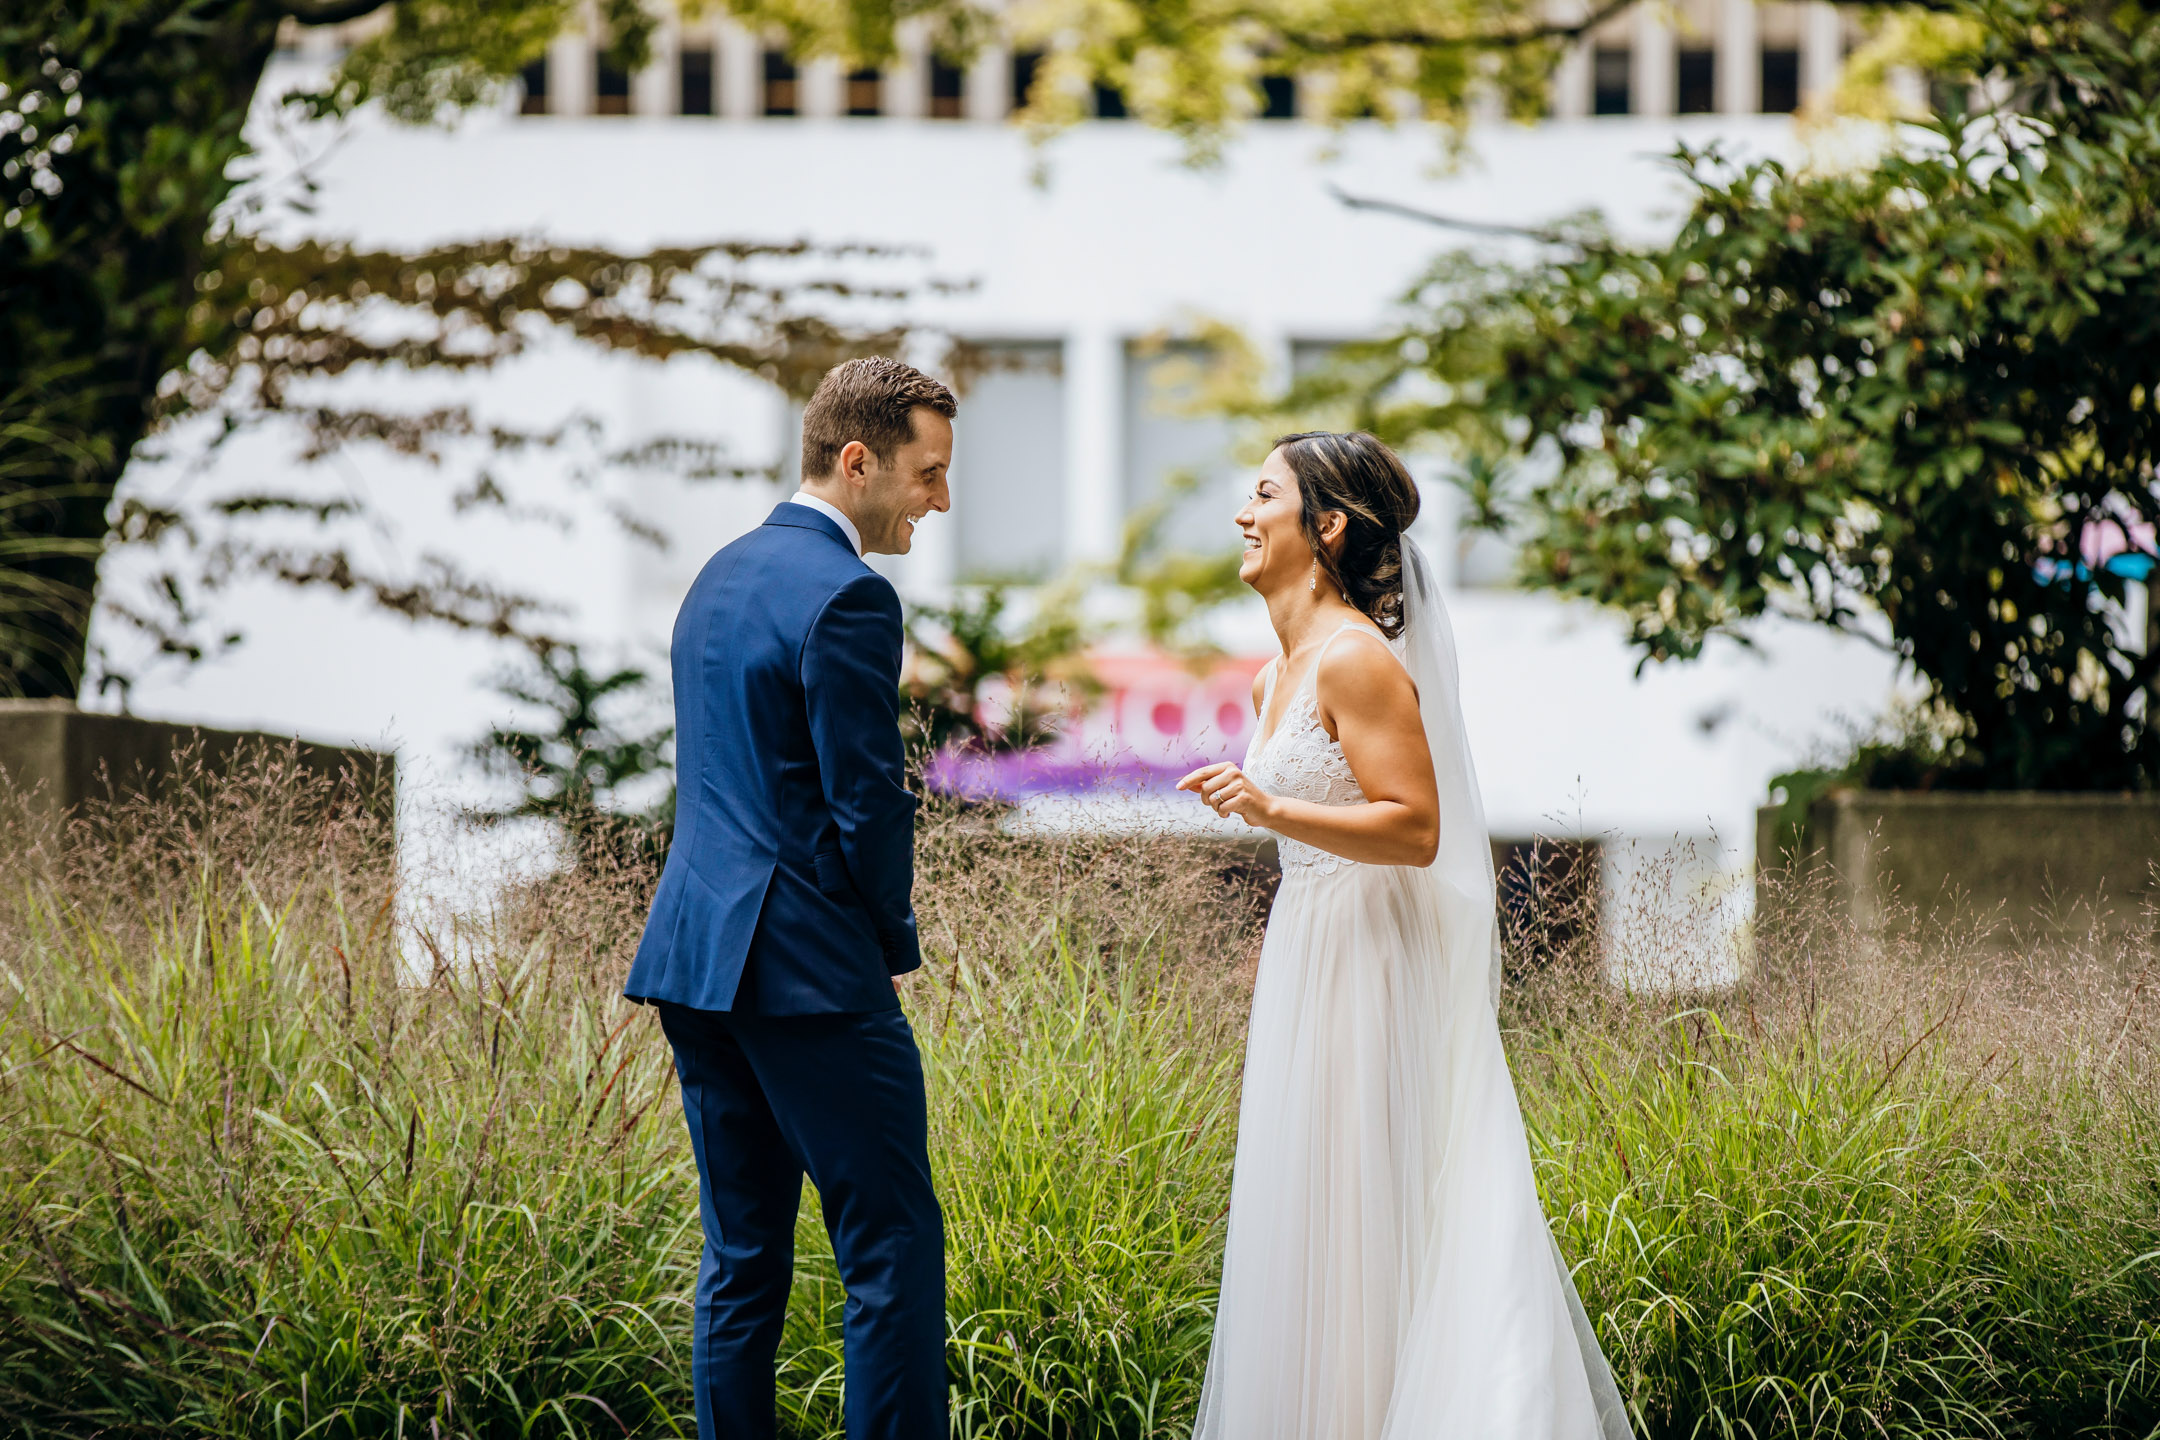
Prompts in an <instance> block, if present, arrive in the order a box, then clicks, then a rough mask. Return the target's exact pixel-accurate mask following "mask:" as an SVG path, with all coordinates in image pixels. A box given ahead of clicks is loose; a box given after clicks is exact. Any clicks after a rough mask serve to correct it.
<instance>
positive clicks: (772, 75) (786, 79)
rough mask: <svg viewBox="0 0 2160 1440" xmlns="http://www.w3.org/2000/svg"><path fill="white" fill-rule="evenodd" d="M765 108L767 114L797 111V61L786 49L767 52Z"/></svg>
mask: <svg viewBox="0 0 2160 1440" xmlns="http://www.w3.org/2000/svg"><path fill="white" fill-rule="evenodd" d="M764 109H765V113H766V114H767V115H793V114H794V113H795V62H794V61H792V60H790V59H788V57H787V52H786V51H785V50H767V51H766V52H765V106H764Z"/></svg>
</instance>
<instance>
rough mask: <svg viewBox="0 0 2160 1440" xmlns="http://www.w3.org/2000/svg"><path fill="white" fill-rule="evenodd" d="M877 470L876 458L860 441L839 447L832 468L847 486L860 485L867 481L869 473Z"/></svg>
mask: <svg viewBox="0 0 2160 1440" xmlns="http://www.w3.org/2000/svg"><path fill="white" fill-rule="evenodd" d="M877 468H878V466H877V456H875V455H873V454H872V453H871V452H870V447H869V446H867V445H865V444H863V442H862V441H860V440H850V441H848V442H847V444H845V445H843V446H841V447H840V456H839V459H838V461H837V462H836V463H835V464H834V466H833V471H834V473H835V474H837V475H838V476H839V477H840V478H841V479H842V480H845V481H847V482H848V483H849V484H851V485H860V484H862V483H864V482H865V481H867V480H868V479H869V478H870V474H871V472H872V471H874V470H876V469H877Z"/></svg>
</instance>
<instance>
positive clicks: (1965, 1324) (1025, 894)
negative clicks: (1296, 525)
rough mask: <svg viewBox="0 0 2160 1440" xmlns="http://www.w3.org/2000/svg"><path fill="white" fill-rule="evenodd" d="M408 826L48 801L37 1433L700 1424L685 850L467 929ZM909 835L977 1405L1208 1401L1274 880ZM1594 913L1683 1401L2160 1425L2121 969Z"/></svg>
mask: <svg viewBox="0 0 2160 1440" xmlns="http://www.w3.org/2000/svg"><path fill="white" fill-rule="evenodd" d="M251 786H252V787H253V788H251ZM183 810H185V812H186V813H182V811H183ZM381 823H382V822H381V821H380V820H375V819H370V818H369V817H368V816H367V815H366V814H365V813H362V812H357V811H353V810H351V809H347V810H346V811H345V812H344V813H343V814H342V815H341V816H338V817H336V818H324V817H323V812H322V811H321V810H320V808H311V807H309V806H307V805H305V804H302V803H298V802H297V801H295V799H294V797H293V796H292V794H291V787H290V786H289V785H286V786H285V787H283V788H282V789H280V790H277V791H276V792H274V793H273V792H272V791H271V790H270V789H268V788H266V787H264V786H263V785H261V784H259V783H258V782H255V781H250V780H248V779H246V778H244V777H243V778H242V779H237V780H232V781H228V782H226V783H225V784H224V785H223V786H222V787H220V788H219V789H218V790H217V791H216V792H215V793H213V794H210V795H206V796H200V797H196V798H195V799H193V800H191V801H188V802H186V804H185V805H184V806H183V805H181V804H180V803H179V802H175V805H174V806H172V807H170V808H168V810H167V811H165V812H163V813H162V814H156V813H152V812H150V811H147V810H141V809H138V810H137V811H136V812H135V814H134V815H133V817H132V823H131V824H130V825H128V826H124V827H114V826H109V825H103V824H101V823H99V818H98V817H97V816H90V817H88V818H86V819H85V820H84V821H82V822H79V823H78V824H77V825H76V826H74V827H73V828H72V829H71V830H69V831H66V832H61V831H58V830H56V829H54V828H53V827H52V825H51V823H50V822H49V821H45V820H40V819H38V818H37V817H36V816H34V815H30V814H19V815H16V816H14V817H13V818H12V819H10V820H9V821H8V822H7V825H8V833H7V834H6V835H4V836H0V853H4V854H6V855H8V856H9V857H10V859H9V862H8V868H7V873H6V877H5V878H6V882H7V883H6V885H5V886H4V887H0V966H4V973H0V981H4V982H5V986H4V990H0V995H4V999H0V1004H4V1005H5V1007H6V1009H5V1011H4V1014H5V1017H6V1018H5V1022H4V1028H0V1075H4V1077H5V1078H4V1082H0V1111H4V1113H5V1115H6V1117H7V1119H6V1123H5V1125H4V1126H0V1206H4V1207H5V1213H6V1216H7V1219H6V1224H5V1227H4V1229H0V1235H4V1239H0V1417H4V1418H0V1430H6V1431H8V1432H10V1433H17V1434H25V1435H28V1434H67V1435H84V1436H87V1435H92V1434H98V1435H107V1436H111V1435H144V1436H149V1435H158V1436H175V1435H195V1436H205V1437H208V1436H216V1437H223V1440H235V1437H257V1436H260V1437H273V1436H283V1437H299V1436H301V1435H303V1434H307V1435H319V1436H330V1437H347V1436H350V1437H368V1440H374V1437H380V1436H390V1435H412V1436H421V1435H430V1434H436V1433H439V1434H441V1435H445V1436H450V1435H468V1436H488V1437H494V1436H505V1437H507V1436H513V1435H530V1434H545V1435H556V1434H564V1435H567V1434H577V1435H585V1434H591V1435H620V1434H623V1433H626V1432H627V1433H631V1434H637V1435H669V1434H678V1433H687V1427H688V1423H689V1422H688V1419H687V1416H688V1411H689V1397H688V1386H687V1379H688V1322H689V1291H690V1285H691V1281H692V1278H693V1275H694V1272H695V1267H696V1261H697V1252H698V1243H699V1242H698V1236H697V1224H696V1209H695V1189H694V1176H693V1173H692V1167H691V1161H690V1155H689V1148H688V1145H687V1144H686V1142H685V1137H684V1135H683V1131H682V1124H681V1118H680V1115H679V1113H678V1111H677V1106H676V1099H675V1092H674V1085H673V1077H672V1073H671V1070H670V1065H669V1057H668V1054H667V1050H666V1046H665V1044H664V1042H663V1040H662V1038H661V1036H660V1034H659V1030H658V1027H657V1026H656V1025H655V1024H654V1023H653V1021H652V1019H651V1017H650V1016H649V1015H648V1014H646V1013H645V1012H643V1011H641V1010H639V1009H637V1008H636V1007H632V1006H628V1005H625V1004H623V1003H622V1002H621V1001H620V1000H619V999H618V998H617V995H616V990H617V986H618V982H619V977H620V975H621V973H622V970H623V967H624V966H625V965H626V963H627V960H628V956H629V952H630V949H631V947H632V946H633V945H634V943H635V940H636V935H637V931H638V925H639V922H640V920H641V918H642V905H643V900H644V896H645V894H646V893H647V891H648V888H649V885H650V881H651V876H650V874H649V873H647V872H645V871H643V870H640V869H639V868H638V867H637V866H636V865H634V864H628V865H625V866H624V867H622V868H606V866H605V865H604V864H603V863H602V862H599V861H595V862H593V864H592V865H591V866H589V867H588V868H587V869H584V870H581V871H574V872H571V873H568V874H563V875H558V876H556V877H554V878H551V879H549V880H546V881H543V882H540V883H538V884H537V885H535V886H533V887H532V888H531V889H529V890H528V891H525V892H521V893H520V894H517V895H514V896H512V897H510V899H509V901H508V902H507V903H505V904H503V905H501V906H499V907H497V908H496V909H495V910H494V911H493V912H492V913H491V914H490V915H489V916H488V917H487V918H486V919H485V920H484V922H482V923H481V924H480V927H479V929H477V930H476V931H473V932H469V933H467V934H465V935H464V936H462V937H461V939H460V942H459V943H458V944H456V945H453V944H451V943H449V941H448V940H447V938H446V937H443V936H440V935H414V934H411V933H409V932H406V931H403V930H401V927H400V924H399V923H398V922H397V921H396V919H395V917H396V916H397V915H400V914H415V913H420V911H419V910H418V909H416V908H415V907H414V906H413V905H412V904H411V903H410V902H411V901H412V900H413V899H414V898H415V897H413V896H410V895H406V896H402V897H400V896H399V895H398V894H397V892H396V890H395V888H394V886H393V883H392V881H393V876H392V873H391V872H390V870H389V868H388V866H387V862H386V859H385V856H386V854H387V847H385V846H383V845H382V844H381V843H380V842H381V836H380V825H381ZM921 855H922V864H921V870H922V877H921V887H920V897H921V903H920V911H921V918H922V933H923V938H924V946H925V950H926V952H927V953H928V956H929V959H928V963H927V964H926V966H925V968H924V969H923V970H922V971H921V972H919V973H918V974H916V975H914V976H912V977H909V978H908V979H907V980H905V981H904V982H903V990H904V996H905V1000H906V1004H907V1007H908V1011H909V1014H910V1016H911V1018H912V1020H913V1022H914V1024H915V1026H916V1029H917V1033H918V1035H919V1036H920V1037H921V1039H922V1041H923V1044H924V1047H925V1051H926V1055H927V1058H928V1074H929V1083H930V1089H931V1110H932V1116H931V1124H932V1147H933V1158H934V1162H935V1164H936V1167H937V1179H938V1184H939V1188H940V1192H941V1194H942V1196H943V1199H944V1203H945V1207H946V1214H947V1220H948V1229H949V1234H950V1252H949V1253H950V1261H949V1291H948V1309H949V1315H950V1323H951V1335H952V1344H951V1350H950V1352H949V1353H950V1363H951V1375H952V1384H953V1388H954V1402H955V1403H954V1408H955V1417H956V1420H955V1423H956V1431H957V1433H960V1434H964V1435H971V1436H1016V1437H1017V1436H1046V1437H1047V1436H1058V1437H1066V1436H1073V1437H1081V1436H1090V1437H1092V1436H1130V1437H1143V1436H1183V1435H1184V1434H1185V1433H1186V1432H1187V1430H1188V1429H1189V1426H1190V1423H1191V1417H1192V1413H1193V1409H1194V1405H1195V1403H1196V1401H1197V1397H1198V1389H1199V1383H1200V1378H1201V1374H1202V1371H1203V1368H1204V1365H1205V1359H1206V1353H1207V1342H1208V1335H1209V1332H1210V1326H1211V1320H1212V1313H1211V1312H1212V1306H1213V1303H1214V1288H1213V1287H1214V1281H1215V1272H1216V1265H1217V1260H1218V1254H1219V1248H1220V1245H1221V1239H1222V1224H1223V1217H1224V1212H1225V1208H1226V1205H1227V1200H1228V1181H1229V1167H1230V1161H1231V1156H1232V1152H1233V1146H1234V1139H1235V1137H1234V1124H1235V1116H1236V1109H1235V1102H1236V1091H1237V1080H1238V1066H1239V1063H1240V1060H1241V1026H1242V1016H1243V1008H1244V1004H1245V998H1246V994H1247V990H1248V987H1249V984H1250V977H1251V973H1252V964H1253V960H1254V955H1255V948H1256V940H1257V923H1258V916H1259V913H1260V906H1259V902H1260V900H1261V899H1262V898H1264V897H1262V896H1261V895H1259V894H1258V893H1257V892H1255V891H1252V890H1249V889H1238V888H1236V887H1232V888H1230V889H1227V890H1226V889H1225V887H1224V885H1223V882H1222V881H1221V879H1220V878H1219V874H1218V872H1217V871H1216V870H1215V869H1214V868H1213V867H1211V866H1209V865H1207V864H1205V863H1203V861H1204V856H1202V855H1201V854H1199V853H1197V852H1194V851H1192V850H1191V849H1190V848H1189V847H1186V846H1181V845H1179V844H1176V843H1172V842H1151V841H1145V840H1131V839H1127V840H1119V841H1115V842H1111V841H1088V840H1080V839H1070V840H1059V841H1044V840H1039V839H1034V840H1030V839H1019V838H1014V837H1009V836H1001V835H999V834H997V833H995V832H994V831H992V830H989V829H988V828H986V827H982V826H974V825H966V826H963V825H958V824H953V823H948V821H947V820H946V819H945V818H944V817H941V816H940V815H938V814H936V813H932V814H930V815H929V816H928V817H927V820H926V825H925V831H924V836H923V842H922V845H921ZM1556 918H1557V917H1556ZM1571 926H1572V928H1568V929H1566V930H1565V934H1566V935H1567V937H1568V938H1567V940H1566V942H1565V944H1564V945H1562V946H1560V947H1559V949H1560V953H1559V954H1558V955H1557V956H1555V957H1552V958H1548V959H1547V960H1546V961H1545V963H1544V964H1543V965H1542V966H1541V967H1539V968H1538V969H1537V970H1536V972H1535V974H1536V978H1535V980H1534V982H1532V984H1531V986H1530V988H1526V989H1522V990H1518V991H1514V992H1511V993H1510V995H1509V996H1508V998H1507V1000H1506V1004H1505V1010H1506V1020H1507V1023H1508V1025H1509V1027H1510V1035H1511V1044H1512V1049H1513V1054H1514V1058H1515V1065H1516V1074H1517V1083H1518V1087H1519V1090H1520V1092H1521V1096H1522V1100H1523V1104H1524V1108H1525V1112H1526V1116H1527V1118H1528V1121H1529V1123H1530V1126H1531V1130H1532V1147H1533V1153H1534V1155H1535V1156H1536V1159H1537V1162H1538V1165H1539V1171H1540V1181H1541V1185H1542V1187H1543V1192H1544V1196H1545V1200H1546V1203H1547V1208H1548V1211H1549V1213H1550V1215H1551V1217H1552V1221H1553V1225H1554V1229H1555V1233H1556V1235H1557V1238H1558V1240H1559V1243H1560V1246H1561V1249H1562V1250H1563V1252H1565V1254H1566V1255H1567V1257H1568V1259H1569V1260H1570V1261H1571V1262H1572V1263H1574V1264H1575V1265H1577V1266H1578V1271H1577V1275H1578V1280H1579V1283H1580V1286H1581V1289H1582V1292H1583V1298H1584V1300H1585V1302H1586V1304H1587V1305H1588V1307H1589V1310H1590V1312H1591V1314H1592V1315H1593V1316H1594V1317H1596V1319H1597V1323H1598V1327H1599V1331H1600V1334H1601V1336H1602V1338H1603V1340H1604V1343H1605V1345H1606V1347H1607V1350H1608V1353H1609V1354H1610V1356H1611V1358H1612V1360H1613V1364H1614V1368H1615V1370H1616V1371H1617V1372H1618V1375H1619V1378H1620V1381H1621V1385H1622V1388H1623V1389H1624V1390H1625V1391H1627V1392H1628V1393H1629V1394H1630V1395H1631V1396H1632V1398H1633V1401H1634V1403H1635V1405H1636V1407H1637V1409H1638V1412H1639V1414H1640V1418H1641V1422H1642V1423H1641V1429H1642V1431H1643V1433H1644V1434H1645V1435H1646V1436H1692V1435H1714V1434H1752V1435H1756V1436H1772V1435H1807V1436H1831V1435H1837V1436H1846V1435H1849V1436H1855V1437H1858V1436H1881V1435H1884V1434H1897V1435H1904V1436H1916V1437H1918V1436H1942V1437H1950V1436H1957V1437H1970V1436H1979V1435H1993V1434H2002V1435H2067V1434H2071V1433H2086V1434H2095V1435H2123V1436H2131V1435H2144V1434H2146V1433H2147V1432H2148V1431H2149V1430H2150V1429H2151V1428H2152V1426H2153V1425H2154V1424H2155V1422H2156V1421H2160V1375H2156V1374H2155V1373H2154V1371H2153V1370H2152V1368H2151V1366H2150V1364H2149V1362H2148V1361H2147V1359H2146V1354H2145V1352H2146V1348H2147V1345H2148V1343H2149V1341H2150V1340H2151V1338H2152V1337H2153V1335H2154V1328H2155V1325H2156V1323H2160V1278H2156V1275H2155V1271H2154V1268H2153V1263H2152V1262H2151V1260H2150V1259H2149V1257H2150V1256H2152V1255H2153V1254H2154V1253H2156V1252H2160V1204H2156V1200H2160V1191H2156V1183H2155V1181H2154V1179H2153V1177H2154V1176H2155V1175H2156V1174H2160V1153H2156V1152H2160V1146H2156V1143H2155V1132H2154V1125H2153V1120H2154V1116H2155V1113H2156V1109H2155V1104H2154V1099H2155V1095H2154V1088H2153V1080H2154V1068H2153V1059H2154V1041H2153V1033H2152V1030H2151V1028H2150V1027H2151V1020H2152V1014H2151V1004H2150V1002H2149V1000H2148V999H2147V998H2146V996H2147V993H2148V990H2149V987H2144V986H2139V987H2137V989H2136V990H2135V992H2134V994H2132V995H2131V996H2130V997H2129V998H2127V999H2126V998H2125V997H2124V992H2123V989H2122V987H2120V986H2119V985H2110V984H2107V983H2103V981H2102V980H2101V979H2100V978H2099V977H2100V976H2101V974H2102V972H2103V971H2108V970H2112V969H2114V968H2115V967H2119V966H2120V965H2121V964H2123V963H2125V962H2124V960H2123V958H2122V957H2119V956H2106V957H2102V956H2087V957H2083V960H2082V961H2077V962H2076V963H2072V962H2071V961H2066V963H2065V968H2064V969H2062V970H2061V971H2059V972H2057V973H2055V974H2053V975H2052V976H2050V977H2048V979H2047V981H2046V983H2045V984H2032V985H2024V986H2022V987H2021V985H2020V983H2019V982H2016V981H2013V980H2005V979H2002V978H2000V977H1995V978H1989V979H1986V980H1985V981H1982V980H1978V979H1975V978H1973V977H1972V976H1971V975H1970V974H1969V973H1968V972H1967V971H1965V970H1963V969H1961V967H1960V966H1959V964H1958V957H1957V956H1956V955H1955V954H1948V953H1937V952H1935V951H1932V950H1930V949H1929V947H1928V946H1927V945H1926V944H1924V943H1922V942H1921V941H1920V940H1919V939H1914V940H1912V941H1911V942H1909V943H1908V944H1907V945H1906V948H1905V949H1903V950H1901V951H1899V952H1898V953H1896V954H1888V953H1885V951H1884V948H1883V946H1882V945H1881V944H1880V943H1878V942H1877V941H1875V940H1872V939H1866V938H1865V937H1860V936H1857V935H1856V934H1855V933H1854V932H1852V931H1851V930H1850V928H1849V927H1845V928H1840V926H1839V925H1838V924H1836V923H1833V922H1832V921H1830V920H1827V919H1825V920H1822V921H1821V922H1820V923H1813V924H1801V923H1799V921H1797V920H1792V919H1790V918H1788V920H1786V921H1784V922H1781V924H1780V925H1779V926H1778V927H1777V928H1776V929H1774V930H1766V931H1765V933H1763V934H1761V935H1760V936H1758V939H1757V947H1756V955H1757V959H1756V966H1755V970H1754V972H1753V974H1752V975H1751V976H1750V978H1749V979H1748V981H1747V982H1746V983H1745V984H1744V985H1743V986H1742V987H1740V988H1739V989H1736V990H1732V991H1730V992H1727V993H1723V994H1718V995H1700V996H1685V995H1674V994H1670V993H1667V994H1662V995H1658V996H1639V997H1630V996H1626V995H1621V994H1617V993H1615V992H1613V991H1612V990H1610V989H1609V988H1608V987H1606V986H1605V985H1604V984H1603V982H1602V981H1601V980H1600V979H1599V978H1598V977H1599V975H1600V974H1601V973H1602V967H1601V964H1600V962H1599V959H1598V955H1597V950H1596V936H1595V932H1594V929H1587V928H1585V927H1582V926H1580V925H1573V924H1572V920H1571ZM1556 933H1558V932H1556ZM474 954H478V955H482V956H485V957H488V958H486V959H485V960H484V961H481V962H473V961H469V960H463V959H459V960H452V959H450V958H449V957H451V956H471V955H474ZM437 956H441V957H443V958H441V959H440V960H437V959H436V958H434V957H437ZM2133 958H2135V957H2133ZM2149 960H2150V957H2149V956H2147V957H2144V959H2143V960H2142V961H2141V962H2140V963H2149ZM416 962H417V968H416ZM430 970H432V974H430V973H429V971H430ZM798 1282H799V1283H798V1285H797V1289H796V1294H795V1302H794V1306H793V1309H792V1311H791V1314H790V1318H789V1323H788V1327H787V1331H786V1335H785V1338H784V1341H783V1347H782V1357H781V1381H782V1396H783V1409H784V1412H785V1417H784V1424H785V1425H786V1426H787V1428H788V1429H789V1430H790V1432H791V1433H794V1434H799V1435H808V1436H827V1435H837V1434H838V1433H839V1393H840V1392H839V1385H838V1379H839V1373H838V1367H839V1355H840V1350H839V1342H838V1322H839V1314H840V1305H841V1294H840V1290H839V1287H838V1285H837V1282H836V1280H835V1279H834V1276H833V1270H832V1265H831V1259H830V1253H829V1251H828V1249H827V1248H826V1246H825V1243H824V1240H823V1237H822V1233H821V1231H820V1230H819V1228H818V1224H817V1220H816V1214H815V1209H814V1205H809V1204H806V1207H805V1211H804V1218H803V1222H802V1227H801V1233H800V1237H799V1256H798Z"/></svg>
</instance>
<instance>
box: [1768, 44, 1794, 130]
mask: <svg viewBox="0 0 2160 1440" xmlns="http://www.w3.org/2000/svg"><path fill="white" fill-rule="evenodd" d="M1762 108H1763V114H1765V115H1790V114H1792V112H1793V111H1795V110H1798V109H1799V108H1800V52H1799V51H1798V50H1765V51H1763V52H1762Z"/></svg>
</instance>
